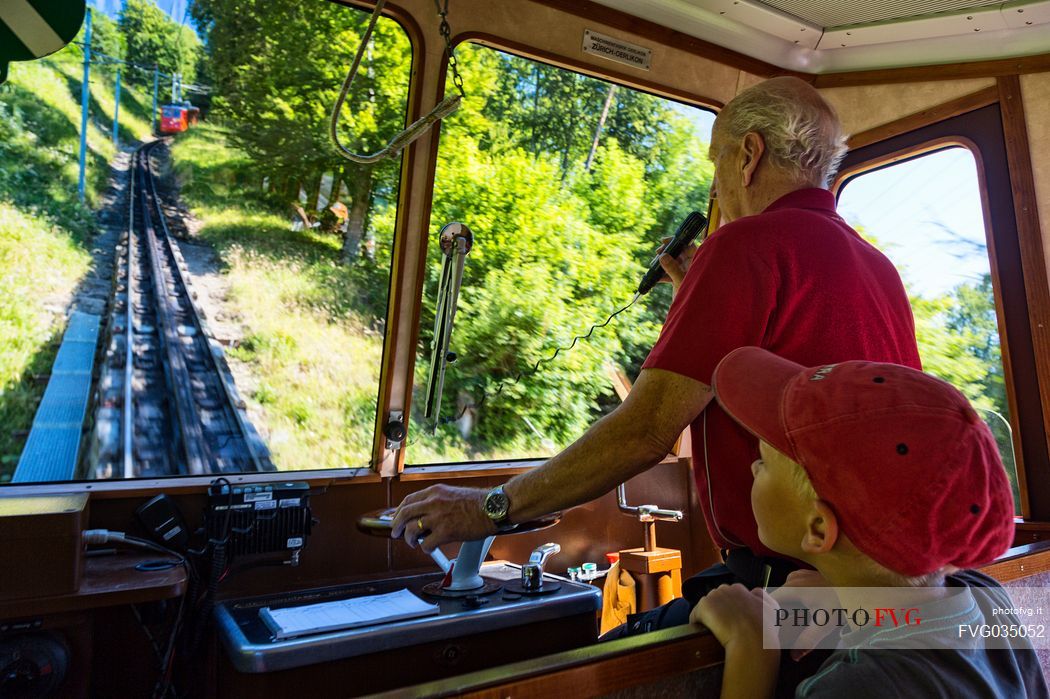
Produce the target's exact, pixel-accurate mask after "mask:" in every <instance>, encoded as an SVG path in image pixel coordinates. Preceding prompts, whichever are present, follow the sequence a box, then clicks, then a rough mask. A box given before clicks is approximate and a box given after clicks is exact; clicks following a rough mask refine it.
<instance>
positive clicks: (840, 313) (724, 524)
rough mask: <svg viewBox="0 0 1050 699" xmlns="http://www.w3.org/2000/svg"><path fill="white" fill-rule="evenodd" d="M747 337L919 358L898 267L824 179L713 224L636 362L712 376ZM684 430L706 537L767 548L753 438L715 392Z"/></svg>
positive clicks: (791, 349)
mask: <svg viewBox="0 0 1050 699" xmlns="http://www.w3.org/2000/svg"><path fill="white" fill-rule="evenodd" d="M746 345H757V346H759V347H764V348H766V349H768V350H770V351H771V352H775V353H777V354H779V355H781V356H782V357H785V358H787V359H790V360H792V361H794V362H797V363H799V364H802V365H803V366H816V365H819V364H831V363H835V362H841V361H845V360H848V359H868V360H872V361H881V362H894V363H897V364H904V365H906V366H910V367H914V368H916V369H919V368H921V365H920V362H919V353H918V349H917V348H916V345H915V322H914V320H913V318H912V314H911V305H910V304H909V302H908V297H907V294H906V293H905V291H904V285H903V284H902V283H901V279H900V275H898V274H897V270H896V269H895V268H894V267H893V264H892V263H891V262H890V261H889V260H888V259H886V257H885V256H884V255H883V254H882V253H881V252H879V251H878V250H876V249H875V248H874V247H873V246H872V245H870V244H869V243H867V242H866V241H865V240H864V239H863V238H861V237H860V236H859V235H858V234H857V232H856V231H854V230H853V229H852V228H850V226H849V225H847V223H846V222H845V221H843V220H842V218H840V217H839V215H838V214H837V213H835V199H834V196H833V195H832V194H831V192H829V191H827V190H824V189H802V190H798V191H796V192H792V193H790V194H787V195H785V196H783V197H781V198H780V199H778V200H777V201H775V202H773V203H772V204H770V205H769V207H768V208H766V210H765V211H763V212H762V213H761V214H759V215H757V216H748V217H746V218H741V219H738V220H736V221H733V222H732V223H729V224H726V225H725V226H723V227H721V228H719V229H718V230H717V231H716V232H715V233H713V234H712V235H711V237H710V238H708V240H707V241H706V242H705V243H704V244H703V245H701V246H700V249H699V250H697V252H696V255H695V256H694V257H693V261H692V264H691V265H690V266H689V271H688V273H687V274H686V276H685V281H684V282H683V283H682V286H681V289H679V292H678V295H677V296H676V297H675V300H674V302H673V303H672V304H671V308H670V310H669V311H668V313H667V321H666V322H665V323H664V327H663V330H662V331H661V333H660V339H659V340H658V341H657V342H656V345H655V346H654V347H653V349H652V351H651V352H650V353H649V357H648V358H647V359H646V360H645V364H644V365H643V368H646V369H665V370H667V371H673V372H675V373H677V374H682V375H683V376H688V377H690V378H692V379H695V380H697V381H702V382H703V383H705V384H707V385H708V386H710V385H711V374H712V373H713V372H714V369H715V365H717V364H718V362H719V360H720V359H722V357H724V356H725V355H726V354H728V353H729V352H730V351H732V350H734V349H736V348H737V347H743V346H746ZM691 430H692V442H693V470H694V473H695V475H696V484H697V487H698V489H699V493H700V504H701V507H702V508H703V511H704V517H705V519H706V520H707V527H708V530H709V531H710V533H711V537H712V538H713V539H714V541H715V543H716V544H717V545H719V546H721V547H734V546H747V547H749V548H751V550H753V551H754V552H755V553H758V554H762V555H769V554H772V553H773V552H771V551H769V549H767V548H765V547H764V546H763V545H762V544H761V543H760V542H759V540H758V531H757V528H756V525H755V518H754V515H753V514H752V512H751V463H752V462H753V461H754V460H755V459H757V458H758V441H757V440H756V439H755V438H753V437H752V436H751V435H750V434H749V433H748V432H747V431H745V430H744V429H743V428H742V427H740V426H739V425H737V424H736V423H735V422H734V421H733V420H732V419H731V418H730V417H729V416H728V415H726V413H725V412H724V411H723V410H722V408H721V407H720V406H719V405H718V404H717V402H715V401H712V402H711V403H710V404H709V405H708V407H707V409H706V410H704V412H703V413H701V414H700V415H699V416H698V417H697V418H696V419H695V420H694V421H693V423H692V425H691ZM860 495H861V494H860V493H858V497H859V496H860Z"/></svg>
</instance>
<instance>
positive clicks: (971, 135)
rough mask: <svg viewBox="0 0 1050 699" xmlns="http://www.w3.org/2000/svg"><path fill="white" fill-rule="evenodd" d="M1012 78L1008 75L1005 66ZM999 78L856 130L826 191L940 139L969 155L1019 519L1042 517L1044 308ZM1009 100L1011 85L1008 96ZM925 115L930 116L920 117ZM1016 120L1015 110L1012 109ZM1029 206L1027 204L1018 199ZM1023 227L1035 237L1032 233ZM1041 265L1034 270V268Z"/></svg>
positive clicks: (1049, 497) (1048, 513) (1025, 164)
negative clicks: (937, 104) (924, 110)
mask: <svg viewBox="0 0 1050 699" xmlns="http://www.w3.org/2000/svg"><path fill="white" fill-rule="evenodd" d="M1014 79H1015V80H1016V76H1014ZM1002 99H1003V90H1002V86H1001V85H999V86H996V87H995V88H991V89H990V90H983V91H981V92H980V93H976V94H975V95H970V96H967V97H964V98H960V100H955V101H954V102H953V103H950V104H948V105H944V106H943V107H942V108H937V109H934V110H929V114H919V115H913V116H911V117H907V118H905V119H902V120H900V121H899V122H896V123H895V124H891V125H887V126H883V127H879V128H878V129H873V130H872V131H871V132H865V133H863V134H858V135H857V136H855V137H854V138H853V139H851V142H852V143H856V144H858V145H857V147H854V148H853V149H852V150H850V152H849V153H848V154H847V156H846V158H845V160H844V161H843V163H842V167H841V169H840V174H839V176H838V177H837V179H836V182H835V185H834V187H833V191H834V192H835V193H836V195H838V193H840V192H841V190H842V188H843V187H844V186H845V184H846V183H848V182H849V180H851V179H853V178H855V177H857V176H859V175H860V174H863V173H865V172H871V171H872V170H875V169H879V168H882V167H887V166H889V165H891V164H893V163H897V162H900V161H902V160H908V159H911V158H915V157H918V156H920V155H922V154H925V153H928V152H930V151H934V150H940V149H943V148H946V147H949V146H962V147H964V148H967V149H968V150H969V151H970V152H971V153H972V154H973V156H974V159H975V161H976V164H977V172H978V181H979V186H980V191H981V199H982V209H983V213H984V221H985V234H986V239H987V243H988V256H989V264H990V269H991V276H992V287H993V290H994V293H995V306H996V313H997V316H998V324H999V334H1000V344H1001V347H1002V358H1003V371H1004V377H1005V382H1006V393H1007V400H1008V404H1009V407H1010V413H1011V415H1010V419H1011V426H1012V428H1013V439H1014V450H1015V456H1016V463H1017V476H1018V487H1019V490H1020V498H1021V503H1020V505H1021V512H1022V517H1023V518H1025V519H1034V520H1037V521H1047V520H1050V449H1048V444H1047V428H1046V424H1047V423H1046V419H1047V417H1048V415H1047V408H1046V402H1045V401H1044V400H1043V393H1044V391H1045V389H1044V388H1043V387H1044V385H1045V384H1046V378H1047V377H1046V374H1047V371H1046V369H1045V367H1043V366H1041V365H1042V364H1044V363H1045V362H1043V361H1041V360H1040V358H1039V356H1038V353H1037V351H1036V348H1037V346H1038V345H1039V344H1040V343H1038V342H1037V339H1038V338H1037V337H1036V335H1035V333H1034V332H1033V326H1038V324H1039V323H1040V322H1041V320H1040V318H1042V317H1043V316H1044V315H1045V314H1046V313H1047V312H1048V310H1050V308H1048V304H1047V298H1048V295H1047V284H1046V274H1045V261H1044V257H1043V251H1042V243H1041V240H1040V239H1039V237H1038V235H1039V229H1038V223H1037V222H1036V223H1035V225H1034V228H1033V224H1032V222H1031V221H1030V220H1026V217H1029V216H1030V212H1029V211H1028V210H1027V209H1026V210H1025V211H1021V210H1020V209H1019V208H1018V204H1019V202H1018V197H1017V196H1016V195H1015V188H1016V184H1014V183H1015V181H1016V180H1017V179H1018V178H1022V179H1023V178H1024V176H1025V175H1024V170H1025V169H1027V176H1028V177H1029V178H1030V177H1031V170H1030V167H1031V166H1030V162H1029V161H1027V160H1026V159H1020V158H1018V157H1017V150H1018V149H1019V147H1022V145H1023V148H1024V149H1025V152H1026V153H1027V138H1026V137H1025V136H1024V134H1020V138H1019V136H1018V134H1016V133H1015V134H1014V136H1013V140H1014V141H1015V144H1014V145H1013V147H1012V148H1011V145H1010V144H1009V143H1008V142H1009V141H1010V133H1011V126H1012V125H1015V124H1016V117H1014V118H1013V119H1011V115H1010V114H1008V113H1007V112H1008V110H1007V109H1004V108H1003V107H1002V105H1001V100H1002ZM1017 100H1018V102H1019V95H1018V96H1017ZM930 116H932V117H933V119H930V118H929V117H930ZM1021 120H1022V125H1023V114H1022V115H1021ZM1028 208H1031V207H1028ZM1033 237H1034V238H1035V239H1034V240H1033ZM1037 269H1042V270H1043V273H1042V274H1039V273H1038V272H1037V271H1036V270H1037Z"/></svg>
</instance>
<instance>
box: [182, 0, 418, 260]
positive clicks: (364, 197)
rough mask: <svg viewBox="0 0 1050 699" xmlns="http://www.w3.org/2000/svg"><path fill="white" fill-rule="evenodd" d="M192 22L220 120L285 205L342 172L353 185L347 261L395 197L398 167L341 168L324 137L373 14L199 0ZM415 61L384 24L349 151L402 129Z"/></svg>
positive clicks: (253, 0)
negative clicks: (201, 34) (199, 33)
mask: <svg viewBox="0 0 1050 699" xmlns="http://www.w3.org/2000/svg"><path fill="white" fill-rule="evenodd" d="M193 13H194V16H195V18H196V19H197V20H198V23H199V24H200V25H201V26H202V27H204V28H205V30H206V32H207V37H208V52H209V55H210V58H211V61H210V69H211V71H212V74H213V78H214V83H215V85H216V87H217V97H216V99H215V103H214V112H215V113H216V115H218V116H220V117H222V118H223V119H224V120H225V121H226V123H227V124H228V125H229V127H230V129H231V141H232V142H233V143H234V144H235V145H237V146H238V147H240V148H241V149H243V150H244V151H245V152H246V153H247V154H248V155H249V156H250V157H251V158H252V160H253V161H254V162H255V163H256V167H257V168H258V169H259V171H260V174H261V175H264V176H266V177H269V178H270V180H271V181H272V182H274V183H277V184H278V185H279V186H280V187H281V188H282V191H281V195H282V196H283V197H284V198H285V200H286V201H291V200H292V199H294V198H295V197H296V196H297V195H298V191H299V186H300V185H303V186H305V187H306V189H307V190H308V191H309V190H311V189H312V187H313V185H314V183H316V182H317V181H318V179H319V178H320V177H321V174H322V173H324V172H336V173H338V174H339V175H340V179H341V180H343V181H344V182H345V183H346V185H347V186H348V189H349V191H350V199H351V200H352V202H347V203H348V205H349V204H351V203H353V204H354V205H353V206H351V209H350V210H351V235H352V236H354V238H355V239H354V240H353V241H350V243H348V249H346V250H345V251H344V255H343V258H344V260H345V261H347V262H349V261H350V260H352V259H353V258H355V257H356V256H357V245H359V243H360V240H361V238H362V237H363V235H364V229H365V227H366V226H367V224H368V221H369V219H370V218H371V216H372V215H373V214H374V212H373V210H372V209H373V207H374V206H375V205H376V204H377V203H380V202H382V201H384V200H393V199H395V198H396V186H397V176H398V171H399V168H398V162H397V160H396V159H395V160H387V161H384V162H383V163H380V164H377V165H358V164H355V163H351V162H349V161H345V160H343V159H341V158H340V157H339V156H338V155H337V154H336V152H335V150H334V149H333V148H332V145H331V142H330V140H329V136H328V118H329V114H330V111H331V108H332V105H333V104H334V103H335V100H336V97H337V96H338V94H339V89H340V87H341V86H342V82H343V79H344V78H345V76H346V71H347V70H348V68H349V65H350V63H351V61H352V58H353V55H354V52H355V51H356V50H357V47H358V45H359V43H360V38H361V36H362V35H363V33H364V28H365V25H366V23H367V21H368V17H369V15H368V14H366V13H364V12H360V11H356V10H351V9H348V8H346V7H343V6H340V5H337V4H334V3H302V2H297V1H295V0H239V1H238V2H229V1H227V0H198V1H197V2H195V3H194V5H193ZM411 61H412V52H411V47H410V46H409V43H408V38H407V36H406V35H405V32H404V30H403V29H401V27H399V26H398V25H397V24H396V23H394V22H393V21H391V20H388V19H382V20H381V21H380V22H379V23H378V24H377V26H376V29H375V32H374V34H373V37H372V40H371V43H370V45H369V48H368V51H367V53H366V57H365V59H364V60H363V61H362V65H361V67H360V70H359V72H358V75H357V78H356V79H355V81H354V84H353V86H352V88H351V90H350V93H349V95H348V99H347V102H346V106H345V107H344V110H343V113H342V114H343V117H342V123H341V127H340V134H341V138H342V140H343V142H344V144H345V145H346V146H347V147H348V148H349V149H350V150H352V151H354V152H356V153H372V152H374V151H377V150H379V149H380V148H382V147H383V146H385V145H386V143H387V142H388V141H389V140H390V139H391V138H392V137H393V136H394V135H396V134H397V133H398V132H399V131H401V129H403V128H404V125H405V109H406V100H407V95H408V78H409V73H410V69H411ZM308 205H309V206H313V204H312V202H310V203H309V204H308Z"/></svg>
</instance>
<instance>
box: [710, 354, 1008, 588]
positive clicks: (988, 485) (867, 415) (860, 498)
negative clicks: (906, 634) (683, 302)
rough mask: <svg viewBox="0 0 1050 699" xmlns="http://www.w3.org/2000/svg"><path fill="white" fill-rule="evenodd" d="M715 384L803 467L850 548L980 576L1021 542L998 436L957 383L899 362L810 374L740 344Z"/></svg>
mask: <svg viewBox="0 0 1050 699" xmlns="http://www.w3.org/2000/svg"><path fill="white" fill-rule="evenodd" d="M712 386H713V387H714V390H715V395H716V396H717V397H718V400H719V402H720V403H721V404H722V407H724V408H725V410H726V412H727V413H729V415H731V416H732V417H733V418H734V419H735V420H736V421H737V422H739V423H740V424H741V425H743V426H744V427H745V428H746V429H747V430H749V431H750V432H752V433H753V434H754V435H755V436H757V437H758V438H759V439H761V440H763V441H765V442H766V443H768V444H769V445H770V446H772V447H773V448H775V449H776V450H777V451H779V452H781V453H783V454H785V455H786V456H788V457H790V458H791V459H792V460H793V461H796V462H798V463H800V464H802V466H803V468H805V470H806V473H807V474H808V475H809V479H810V482H812V484H813V488H814V490H816V492H817V494H818V495H819V496H820V498H821V499H822V500H824V501H825V502H827V503H828V504H829V505H830V506H831V508H832V509H833V510H834V512H835V514H836V515H837V516H838V518H839V526H840V527H841V529H842V531H843V532H845V533H846V536H848V537H849V538H850V541H852V542H853V543H854V545H856V547H857V548H858V549H860V550H861V551H862V552H864V553H865V554H867V555H868V556H870V557H871V558H873V559H874V560H875V561H877V562H878V563H880V564H882V565H883V566H885V567H886V568H889V569H890V570H893V571H895V572H897V573H900V574H902V575H908V576H917V575H924V574H926V573H930V572H933V571H935V570H938V569H939V568H941V567H942V566H945V565H952V566H956V567H958V568H972V567H974V566H978V565H981V564H983V563H987V562H989V561H991V560H992V559H994V558H995V557H996V556H998V555H1000V554H1001V553H1003V551H1005V550H1006V549H1007V548H1009V546H1010V544H1011V543H1012V542H1013V535H1014V508H1013V497H1012V494H1011V492H1010V484H1009V482H1008V481H1007V479H1006V471H1005V469H1004V468H1003V464H1002V461H1001V460H1000V458H999V450H998V448H997V447H996V443H995V438H994V437H993V436H992V433H991V431H990V430H989V429H988V427H987V425H985V424H984V422H983V421H982V420H981V418H980V417H979V416H978V415H977V413H976V412H975V411H974V409H973V407H972V406H971V405H970V403H969V401H968V400H966V397H965V396H964V395H963V394H962V393H960V392H959V391H958V390H957V389H956V388H955V387H953V386H952V385H951V384H949V383H946V382H945V381H942V380H940V379H938V378H935V377H933V376H930V375H929V374H924V373H923V372H921V371H916V370H915V369H910V368H908V367H904V366H899V365H897V364H883V363H878V362H865V361H849V362H842V363H840V364H829V365H827V366H821V367H810V368H806V367H803V366H801V365H799V364H795V363H794V362H791V361H788V360H786V359H783V358H781V357H778V356H777V355H775V354H773V353H771V352H768V351H767V350H764V349H761V348H759V347H741V348H740V349H737V350H734V351H733V352H730V353H729V354H728V355H726V356H725V357H724V358H723V359H722V361H721V362H720V363H719V364H718V367H716V369H715V372H714V376H713V378H712Z"/></svg>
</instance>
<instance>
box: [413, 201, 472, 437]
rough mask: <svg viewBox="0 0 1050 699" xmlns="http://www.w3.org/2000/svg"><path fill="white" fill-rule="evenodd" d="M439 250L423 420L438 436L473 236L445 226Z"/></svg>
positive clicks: (462, 227)
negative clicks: (458, 308)
mask: <svg viewBox="0 0 1050 699" xmlns="http://www.w3.org/2000/svg"><path fill="white" fill-rule="evenodd" d="M438 246H439V247H440V248H441V255H442V257H441V280H440V281H439V283H438V297H437V308H436V309H435V311H434V341H433V346H432V348H431V352H430V375H429V377H427V394H426V401H425V402H424V404H423V416H424V417H426V418H427V419H433V420H434V432H435V433H436V432H437V428H438V425H439V424H440V421H439V419H438V418H439V417H440V415H441V392H442V389H443V388H444V386H445V369H446V367H447V366H448V365H449V364H451V363H452V362H454V361H455V360H456V356H455V353H454V352H450V351H449V349H448V347H449V342H451V340H452V322H453V320H454V319H455V317H456V306H457V305H458V304H459V289H460V286H461V285H462V283H463V267H464V265H465V264H466V260H467V253H469V252H470V249H471V248H472V247H473V246H474V234H473V233H472V232H471V231H470V228H468V227H467V226H466V224H464V223H459V222H458V221H456V222H453V223H450V224H448V225H446V226H445V227H444V228H442V229H441V231H440V232H439V233H438Z"/></svg>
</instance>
